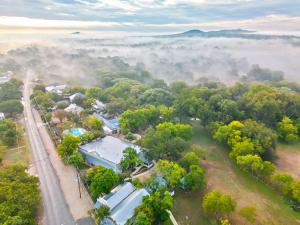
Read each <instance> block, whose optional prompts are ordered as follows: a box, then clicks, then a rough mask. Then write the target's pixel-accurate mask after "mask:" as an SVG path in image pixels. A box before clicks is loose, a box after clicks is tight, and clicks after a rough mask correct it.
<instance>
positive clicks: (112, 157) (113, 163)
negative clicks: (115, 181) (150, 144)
mask: <svg viewBox="0 0 300 225" xmlns="http://www.w3.org/2000/svg"><path fill="white" fill-rule="evenodd" d="M128 147H131V148H134V149H135V150H136V152H137V153H138V154H139V156H140V159H141V160H142V161H143V162H144V163H146V164H148V161H147V160H145V158H146V157H145V154H144V151H143V150H142V148H141V147H140V146H138V145H134V144H132V143H130V142H126V141H123V140H121V139H118V138H115V137H113V136H106V137H104V138H102V139H98V140H95V141H93V142H91V143H88V144H85V145H82V146H80V147H79V152H81V153H82V154H83V155H84V156H85V161H86V162H87V163H88V164H90V165H101V166H104V167H105V168H111V169H113V170H114V171H115V172H116V173H121V167H120V163H121V161H122V158H123V151H124V149H126V148H128Z"/></svg>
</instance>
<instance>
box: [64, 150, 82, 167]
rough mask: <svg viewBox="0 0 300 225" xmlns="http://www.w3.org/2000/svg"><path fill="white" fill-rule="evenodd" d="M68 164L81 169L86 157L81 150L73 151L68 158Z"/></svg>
mask: <svg viewBox="0 0 300 225" xmlns="http://www.w3.org/2000/svg"><path fill="white" fill-rule="evenodd" d="M67 163H68V164H72V165H74V166H75V167H76V168H79V169H81V168H82V167H83V166H84V159H83V157H82V155H81V154H80V153H79V152H77V151H76V152H73V154H72V155H70V157H69V158H68V159H67Z"/></svg>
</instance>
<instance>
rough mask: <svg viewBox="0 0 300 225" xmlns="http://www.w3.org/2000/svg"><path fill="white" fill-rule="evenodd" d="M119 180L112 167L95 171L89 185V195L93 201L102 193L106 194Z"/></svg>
mask: <svg viewBox="0 0 300 225" xmlns="http://www.w3.org/2000/svg"><path fill="white" fill-rule="evenodd" d="M118 182H119V177H118V176H117V175H116V173H115V172H114V171H113V170H112V169H105V170H104V171H102V172H100V173H97V174H96V175H95V176H94V177H93V178H92V182H91V185H90V191H91V196H92V199H93V200H94V201H96V200H97V198H98V197H99V196H100V195H102V194H108V193H109V192H110V191H111V190H112V188H113V187H114V186H115V185H117V184H118Z"/></svg>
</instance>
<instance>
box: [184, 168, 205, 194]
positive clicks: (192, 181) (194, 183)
mask: <svg viewBox="0 0 300 225" xmlns="http://www.w3.org/2000/svg"><path fill="white" fill-rule="evenodd" d="M189 171H190V172H189V173H188V174H186V175H185V177H184V184H185V187H186V188H187V189H188V190H195V189H201V188H203V187H205V185H206V181H205V173H204V170H203V169H202V168H201V167H200V166H197V165H191V167H190V170H189Z"/></svg>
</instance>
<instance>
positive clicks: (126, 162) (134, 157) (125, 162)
mask: <svg viewBox="0 0 300 225" xmlns="http://www.w3.org/2000/svg"><path fill="white" fill-rule="evenodd" d="M123 153H124V154H123V158H122V160H121V168H122V171H128V170H132V169H134V168H135V167H136V166H137V165H138V164H140V163H141V160H140V158H139V155H138V154H137V152H136V150H135V149H134V148H130V147H128V148H126V149H124V151H123Z"/></svg>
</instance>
